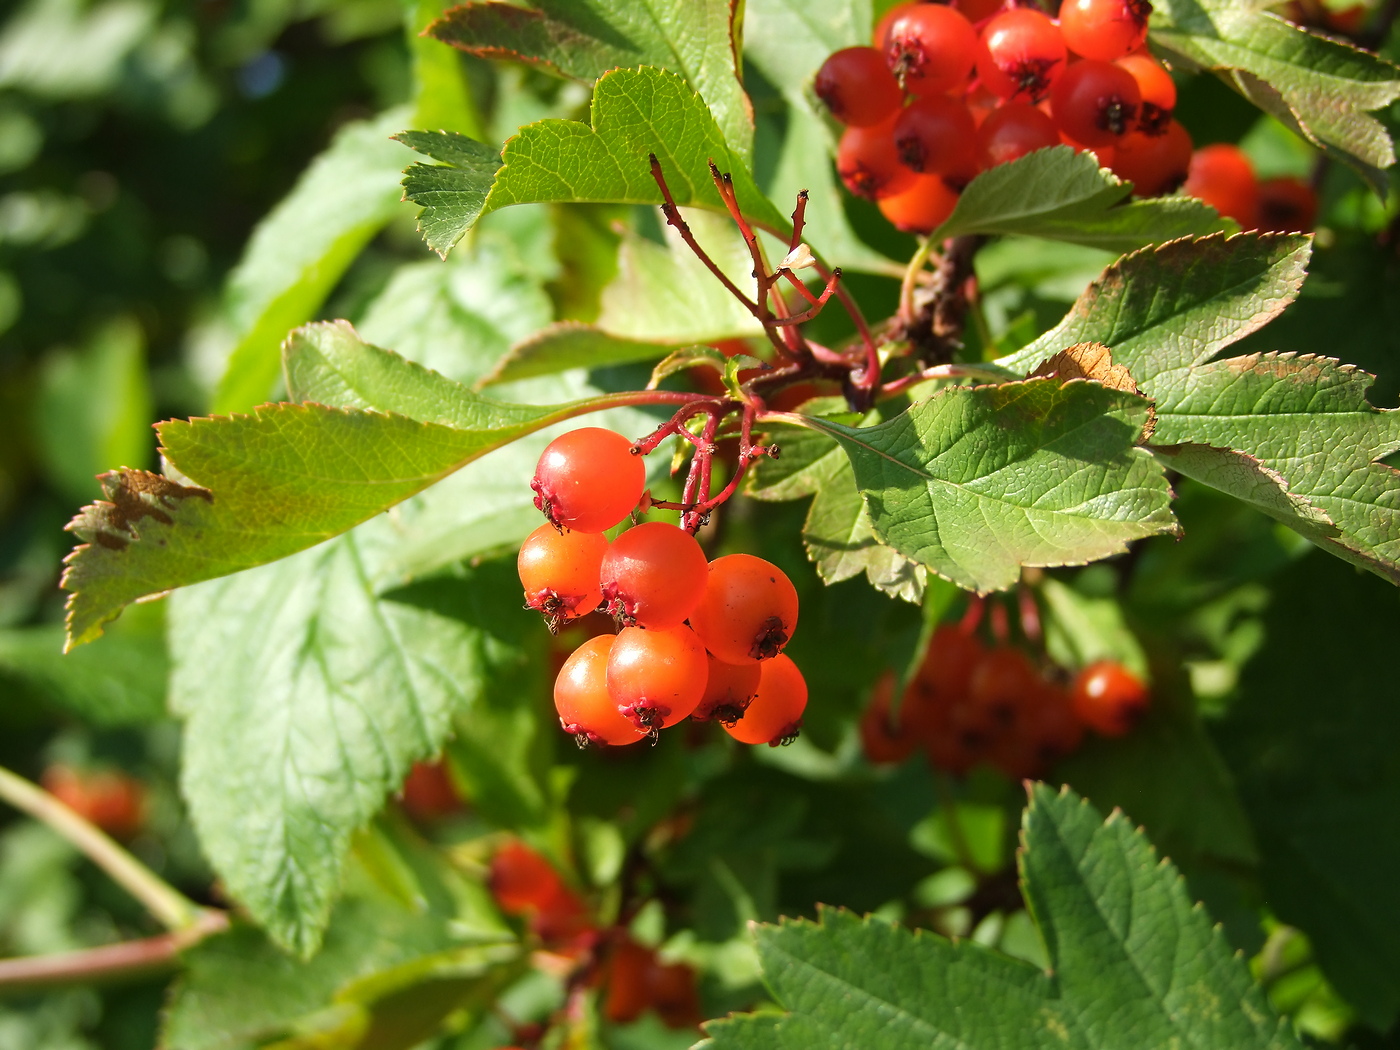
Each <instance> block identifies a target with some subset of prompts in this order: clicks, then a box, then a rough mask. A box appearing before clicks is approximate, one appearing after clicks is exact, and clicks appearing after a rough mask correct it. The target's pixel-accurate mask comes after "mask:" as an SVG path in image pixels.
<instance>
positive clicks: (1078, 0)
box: [1060, 0, 1152, 62]
mask: <svg viewBox="0 0 1400 1050" xmlns="http://www.w3.org/2000/svg"><path fill="white" fill-rule="evenodd" d="M1151 14H1152V5H1151V4H1150V3H1148V2H1147V0H1065V2H1064V3H1062V4H1061V5H1060V31H1061V32H1062V33H1064V36H1065V44H1067V45H1068V46H1069V49H1070V50H1071V51H1073V52H1074V53H1075V54H1076V55H1083V56H1084V57H1085V58H1091V59H1096V60H1097V61H1100V62H1112V61H1113V60H1114V59H1116V58H1122V57H1123V56H1124V55H1130V54H1132V53H1133V52H1134V51H1136V50H1137V49H1138V48H1140V47H1142V45H1143V44H1144V43H1145V42H1146V40H1147V19H1148V16H1149V15H1151Z"/></svg>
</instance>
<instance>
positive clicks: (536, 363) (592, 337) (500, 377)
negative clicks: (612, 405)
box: [477, 321, 671, 389]
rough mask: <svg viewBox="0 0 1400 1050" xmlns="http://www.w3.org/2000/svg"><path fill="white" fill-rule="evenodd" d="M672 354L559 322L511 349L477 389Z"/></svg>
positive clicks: (667, 349)
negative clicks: (571, 370) (572, 369)
mask: <svg viewBox="0 0 1400 1050" xmlns="http://www.w3.org/2000/svg"><path fill="white" fill-rule="evenodd" d="M670 352H671V347H669V346H665V345H663V344H661V343H651V342H643V341H640V340H635V339H622V338H619V337H617V336H613V335H609V334H608V333H607V332H604V331H602V330H601V329H599V328H596V327H594V326H593V325H587V324H579V323H577V322H574V321H561V322H560V323H558V324H554V325H550V326H549V327H548V328H544V329H541V330H540V331H539V332H537V333H536V334H535V335H532V336H530V337H529V338H528V339H526V340H524V341H523V342H520V343H517V344H516V345H515V346H513V347H511V348H510V352H509V353H507V354H506V355H505V356H504V357H502V358H501V359H500V360H499V361H498V362H497V363H496V367H495V368H493V369H492V370H491V371H490V372H488V373H487V374H486V375H484V376H482V377H481V379H480V380H479V381H478V382H477V388H478V389H480V388H482V387H487V386H490V385H492V384H493V383H510V382H514V381H515V380H517V379H532V378H534V377H535V376H543V375H553V374H555V373H557V372H566V371H568V370H569V369H571V368H606V367H607V366H608V365H622V364H631V363H632V362H634V361H655V360H657V359H658V358H662V357H665V356H666V355H667V354H669V353H670Z"/></svg>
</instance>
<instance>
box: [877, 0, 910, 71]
mask: <svg viewBox="0 0 1400 1050" xmlns="http://www.w3.org/2000/svg"><path fill="white" fill-rule="evenodd" d="M922 2H923V0H916V2H915V3H909V4H895V5H894V6H893V7H892V8H890V9H889V10H888V11H886V12H885V13H884V14H883V15H881V16H880V21H878V22H876V23H875V31H874V32H873V33H871V34H870V42H871V43H872V44H874V45H875V50H877V51H879V52H880V54H881V55H882V56H883V55H884V54H886V53H887V52H888V51H889V46H890V26H892V25H894V22H895V19H896V18H902V17H903V16H904V14H905V13H906V12H907V11H908V10H909V9H910V8H911V7H917V6H918V4H919V3H922ZM886 68H889V66H888V63H886Z"/></svg>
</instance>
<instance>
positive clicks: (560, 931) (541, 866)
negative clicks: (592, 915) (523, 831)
mask: <svg viewBox="0 0 1400 1050" xmlns="http://www.w3.org/2000/svg"><path fill="white" fill-rule="evenodd" d="M487 886H488V887H489V888H490V890H491V895H492V896H493V897H494V898H495V899H496V904H497V905H498V906H499V907H500V909H501V911H503V912H505V913H506V914H507V915H517V916H523V917H525V918H527V919H528V920H529V922H530V929H531V930H532V931H534V933H535V934H536V936H538V937H540V938H541V939H543V940H546V941H562V940H566V939H571V938H577V937H579V936H580V935H586V934H589V933H591V923H590V921H589V917H588V909H587V908H586V907H585V905H584V902H583V901H582V899H580V897H579V896H578V894H576V893H574V891H573V890H571V889H570V888H569V887H568V885H566V884H565V882H564V880H563V879H562V878H561V877H560V875H559V873H558V872H557V871H555V870H554V866H553V865H552V864H550V863H549V861H547V860H545V858H544V857H542V856H541V855H540V854H538V853H536V852H535V851H534V850H533V849H531V848H530V847H529V846H527V845H525V843H523V842H520V841H518V840H511V841H510V842H507V843H506V844H505V845H504V846H502V847H501V848H500V849H498V850H497V851H496V852H495V854H493V855H492V857H491V866H490V870H489V873H488V875H487Z"/></svg>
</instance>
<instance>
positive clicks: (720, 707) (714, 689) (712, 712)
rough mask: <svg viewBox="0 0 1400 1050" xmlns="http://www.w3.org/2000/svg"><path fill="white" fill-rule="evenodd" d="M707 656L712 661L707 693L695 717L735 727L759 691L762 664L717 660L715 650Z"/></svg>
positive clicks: (703, 720) (702, 697)
mask: <svg viewBox="0 0 1400 1050" xmlns="http://www.w3.org/2000/svg"><path fill="white" fill-rule="evenodd" d="M705 656H706V658H707V660H708V663H709V674H708V676H707V677H706V679H705V692H704V693H703V694H702V695H701V697H700V703H699V705H698V706H697V707H696V708H695V710H694V712H692V713H691V717H692V718H693V719H695V721H697V722H720V723H722V724H724V725H727V726H732V725H733V724H734V723H735V722H737V721H739V719H741V718H743V717H744V712H745V711H747V710H748V709H749V704H750V703H752V702H753V698H754V695H755V694H756V693H757V692H758V679H759V675H760V673H761V667H760V665H759V664H727V663H725V662H724V661H723V660H719V659H716V658H715V656H714V654H713V653H706V654H705Z"/></svg>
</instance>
